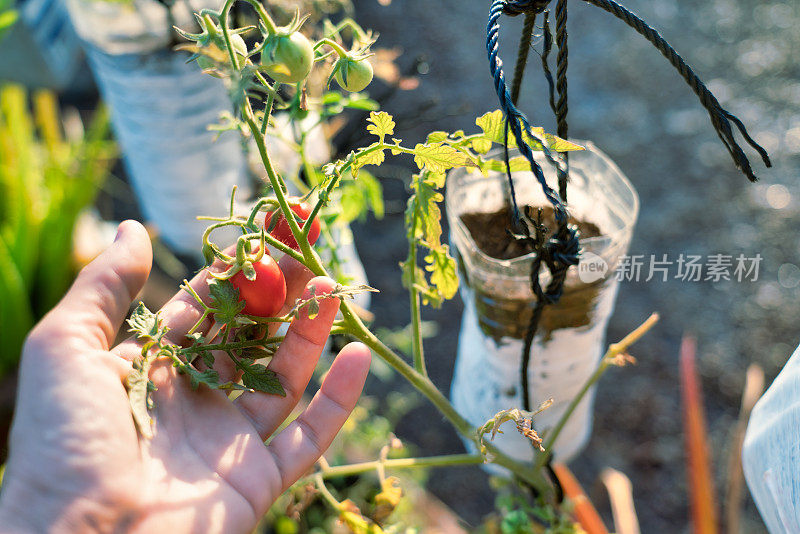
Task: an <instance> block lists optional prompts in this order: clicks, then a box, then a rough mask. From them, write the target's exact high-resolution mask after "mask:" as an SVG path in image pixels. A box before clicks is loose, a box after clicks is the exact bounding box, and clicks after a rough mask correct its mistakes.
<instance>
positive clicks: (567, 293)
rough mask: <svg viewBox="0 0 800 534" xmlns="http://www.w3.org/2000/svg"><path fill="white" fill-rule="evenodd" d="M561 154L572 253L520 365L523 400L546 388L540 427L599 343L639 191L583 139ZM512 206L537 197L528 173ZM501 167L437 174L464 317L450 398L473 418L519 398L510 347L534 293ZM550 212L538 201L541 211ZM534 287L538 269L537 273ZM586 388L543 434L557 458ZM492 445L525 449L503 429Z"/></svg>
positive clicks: (581, 435)
mask: <svg viewBox="0 0 800 534" xmlns="http://www.w3.org/2000/svg"><path fill="white" fill-rule="evenodd" d="M581 144H583V145H584V146H586V148H587V150H586V151H583V152H574V153H572V154H571V156H570V199H571V200H570V213H571V215H572V217H573V220H574V222H575V223H576V224H577V225H578V228H579V230H580V235H581V244H582V247H583V253H582V257H581V263H580V264H579V265H578V268H577V269H571V270H570V271H569V274H568V275H567V278H566V281H565V283H564V293H563V295H562V296H561V299H560V301H559V302H558V303H557V304H553V305H551V306H547V307H546V308H545V309H544V311H543V312H542V316H541V319H540V321H539V328H538V333H537V334H536V337H535V338H534V342H533V346H532V352H531V357H530V360H529V364H528V391H529V393H528V394H529V397H530V404H531V405H532V406H534V407H535V406H538V405H539V404H541V403H542V402H544V401H546V400H547V399H550V398H552V399H553V401H554V404H553V405H552V406H551V407H550V408H548V409H547V410H545V411H544V412H542V413H541V414H540V415H539V416H537V419H536V423H537V430H540V431H542V430H543V431H547V430H548V429H549V428H551V427H552V426H553V425H555V423H556V422H557V421H558V420H559V419H560V417H561V416H562V415H563V413H564V411H565V410H566V409H567V407H568V405H569V403H570V401H571V400H572V399H573V398H574V397H575V396H576V395H577V394H578V392H579V391H580V389H581V387H582V386H583V384H585V383H586V380H587V379H588V378H589V376H590V375H591V374H592V372H593V371H594V369H595V367H596V366H597V363H598V360H599V358H600V357H601V355H602V353H603V351H604V349H605V346H604V345H605V331H606V325H607V323H608V319H609V317H610V316H611V313H612V311H613V308H614V300H615V297H616V293H617V286H618V283H617V279H616V276H615V273H614V269H615V267H616V265H617V263H618V261H619V258H620V257H621V256H623V255H624V254H625V253H626V251H627V249H628V245H629V243H630V240H631V236H632V233H633V226H634V224H635V222H636V217H637V214H638V211H639V198H638V196H637V194H636V191H635V190H634V189H633V187H632V186H631V184H630V182H629V181H628V180H627V178H626V177H625V176H624V175H623V174H622V172H621V171H620V170H619V168H618V167H617V166H616V165H615V164H614V163H613V162H612V161H611V160H610V159H609V158H608V157H607V156H606V155H605V154H603V153H602V152H600V151H599V150H598V149H597V148H596V147H594V145H592V144H591V143H585V142H581ZM513 178H514V181H515V186H516V196H517V202H518V203H519V205H520V206H524V205H528V206H532V207H540V206H547V200H546V198H545V197H544V195H543V194H542V191H541V188H539V186H538V184H537V183H536V181H535V180H534V179H533V177H532V176H531V173H530V172H516V173H514V175H513ZM507 188H508V182H507V178H506V176H505V175H504V174H501V173H493V174H491V175H490V176H489V177H488V178H484V177H483V176H482V175H481V174H480V173H479V172H468V171H466V170H465V169H458V170H455V171H453V172H451V173H450V175H449V176H448V178H447V194H446V207H447V217H448V222H449V225H450V240H451V243H452V245H453V248H454V249H455V250H456V251H457V253H458V259H459V268H460V275H461V278H462V285H461V296H462V298H463V300H464V306H465V310H464V315H463V318H462V324H461V334H460V337H459V346H458V357H457V360H456V368H455V376H454V379H453V385H452V392H451V397H452V400H453V403H454V405H455V407H456V409H458V411H459V412H460V413H461V414H462V415H463V416H464V417H466V418H467V419H468V420H469V421H470V423H472V424H474V425H480V424H482V423H483V422H485V421H486V420H487V419H489V418H491V417H492V416H493V415H494V414H495V413H497V412H499V411H501V410H503V409H506V408H508V407H509V406H521V405H522V404H523V403H522V400H521V397H522V391H521V390H522V388H521V387H520V366H521V357H522V356H521V355H522V352H523V347H524V340H525V336H526V333H527V329H528V325H529V323H530V320H531V315H532V313H533V311H534V308H535V307H536V295H534V294H533V292H532V291H531V286H530V273H531V264H532V262H533V260H534V257H535V255H536V252H531V251H528V250H526V249H525V247H524V246H523V245H520V244H519V243H518V242H516V241H515V240H514V239H513V238H512V237H511V236H510V235H509V234H508V232H506V228H507V227H508V221H509V220H510V217H511V211H510V207H509V205H508V200H507V199H508V194H507ZM547 213H550V214H551V217H552V210H549V208H545V209H544V210H543V215H544V219H546V218H547V217H546V215H547ZM540 280H541V285H542V286H546V285H547V284H548V283H549V273H546V272H543V273H541V274H540ZM593 392H594V388H592V390H591V391H590V393H589V394H588V395H587V396H586V397H584V399H583V401H582V402H581V403H580V404H579V405H578V408H577V409H576V410H575V412H574V413H573V415H572V417H570V418H569V420H568V422H567V424H566V426H565V427H564V428H563V430H562V431H561V434H560V436H559V438H558V440H557V441H556V444H555V454H556V457H557V458H558V459H559V460H564V459H567V458H569V457H571V456H573V455H574V454H575V453H577V452H578V451H579V450H580V449H581V448H582V447H583V445H584V444H585V443H586V441H587V440H588V437H589V432H590V429H591V421H592V409H591V407H592V403H593ZM495 443H496V445H497V446H498V447H499V448H500V449H501V450H503V451H504V452H505V453H507V454H509V455H511V456H513V457H514V458H516V459H518V460H522V461H530V460H532V459H533V454H534V452H533V449H532V448H531V446H530V442H529V441H528V440H526V439H525V438H524V437H522V436H520V435H519V434H517V433H514V432H508V433H505V434H502V435H498V436H497V437H496V439H495Z"/></svg>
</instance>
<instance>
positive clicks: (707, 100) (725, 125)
mask: <svg viewBox="0 0 800 534" xmlns="http://www.w3.org/2000/svg"><path fill="white" fill-rule="evenodd" d="M584 1H585V2H588V3H590V4H592V5H594V6H597V7H599V8H601V9H604V10H605V11H608V12H609V13H611V14H612V15H614V16H615V17H617V18H618V19H620V20H622V21H623V22H625V24H627V25H628V26H630V27H631V28H633V29H634V30H636V31H637V32H638V33H639V34H641V35H642V36H643V37H644V38H645V39H647V40H648V41H650V42H651V43H652V44H653V46H655V47H656V48H657V49H658V50H659V52H661V54H662V55H663V56H664V57H665V58H667V60H669V62H670V63H671V64H672V66H673V67H675V68H676V69H677V70H678V72H679V73H680V75H681V76H682V77H683V79H684V80H686V83H688V84H689V87H691V88H692V90H693V91H694V92H695V94H696V95H697V96H698V97H699V98H700V103H701V104H703V107H705V108H706V110H707V111H708V115H709V116H710V117H711V124H712V125H713V126H714V129H715V130H716V131H717V135H719V138H720V140H722V144H724V145H725V148H727V149H728V152H729V153H730V155H731V157H732V158H733V162H734V164H735V165H736V168H737V169H739V170H740V171H742V172H743V173H744V174H745V176H747V178H748V179H749V180H750V181H751V182H755V181H756V180H758V178H757V177H756V175H755V174H754V173H753V169H752V168H751V167H750V161H749V160H748V159H747V156H746V155H745V153H744V151H743V150H742V149H741V147H740V146H739V144H738V143H737V142H736V139H735V138H734V135H733V129H732V128H731V124H730V123H731V121H732V122H733V123H734V124H735V125H736V128H738V130H739V132H740V133H741V134H742V137H744V139H745V141H747V144H749V145H750V146H751V147H753V149H754V150H755V151H756V152H758V154H759V155H760V156H761V159H762V160H763V161H764V165H766V166H767V167H772V163H771V162H770V159H769V155H768V154H767V151H766V150H764V149H763V148H762V147H761V146H760V145H759V144H758V143H756V142H755V141H754V140H753V138H752V137H750V135H749V134H748V133H747V129H746V128H745V126H744V124H742V121H740V120H739V119H738V118H737V117H736V116H735V115H733V114H731V113H729V112H728V111H726V110H725V109H723V107H722V106H721V105H720V103H719V101H718V100H717V98H716V97H715V96H714V95H713V94H712V93H711V91H709V90H708V88H707V87H706V86H705V85H704V84H703V82H702V81H701V80H700V78H698V77H697V75H696V74H695V73H694V71H693V70H692V69H691V67H689V65H687V64H686V62H685V61H684V60H683V58H682V57H681V56H680V55H679V54H678V53H677V52H676V51H675V49H674V48H672V46H670V44H669V43H668V42H667V41H666V40H665V39H664V38H663V37H662V36H661V34H659V33H658V32H657V31H656V30H655V29H653V28H652V27H650V26H649V25H648V24H647V23H646V22H645V21H643V20H642V19H640V18H639V17H637V16H636V15H635V14H634V13H633V12H631V11H630V10H628V9H627V8H625V7H623V6H621V5H620V4H618V3H616V2H614V1H613V0H584Z"/></svg>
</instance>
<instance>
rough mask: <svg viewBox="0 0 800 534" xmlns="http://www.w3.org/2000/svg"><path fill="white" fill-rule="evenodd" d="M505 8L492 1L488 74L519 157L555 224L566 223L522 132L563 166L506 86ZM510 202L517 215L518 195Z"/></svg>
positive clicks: (558, 200)
mask: <svg viewBox="0 0 800 534" xmlns="http://www.w3.org/2000/svg"><path fill="white" fill-rule="evenodd" d="M505 5H506V1H505V0H492V5H491V8H490V10H489V21H488V24H487V25H486V50H487V53H488V57H489V71H490V72H491V74H492V78H493V79H494V86H495V92H496V93H497V98H498V99H499V101H500V107H501V108H502V110H503V113H504V115H505V119H506V122H507V123H508V128H509V129H510V130H511V133H513V134H514V137H515V138H516V140H517V147H518V148H519V151H520V153H521V154H522V155H523V156H524V157H525V159H526V160H528V163H529V164H530V167H531V172H532V173H533V175H534V176H535V177H536V180H537V181H538V182H539V185H540V186H541V188H542V192H543V193H544V195H545V197H547V200H548V201H549V202H550V204H552V206H553V210H554V211H555V216H556V220H557V221H558V222H559V223H561V222H565V221H566V220H567V210H566V207H565V206H564V203H563V202H562V201H561V197H559V196H558V193H556V192H555V191H554V190H553V189H552V188H551V187H550V186H549V185H548V184H547V180H546V179H545V176H544V172H543V171H542V168H541V167H540V166H539V164H538V163H536V160H535V159H534V156H533V151H532V150H531V147H530V146H528V144H527V143H526V142H525V138H524V136H523V131H524V132H525V134H527V135H528V136H529V137H531V138H533V139H535V140H536V141H537V142H538V143H539V144H541V146H542V153H543V154H544V156H545V159H546V160H547V161H548V163H550V164H551V165H553V166H554V167H555V168H556V169H560V168H561V167H562V166H563V165H562V163H561V162H560V161H559V160H558V159H556V157H555V156H554V155H553V153H552V152H550V150H549V149H548V148H547V142H546V141H545V140H544V139H542V138H541V137H539V136H538V135H537V134H535V133H534V132H533V131H532V130H531V125H530V123H529V122H528V119H527V118H526V117H525V115H523V114H522V112H520V111H519V110H518V109H517V107H516V106H515V105H514V103H513V102H512V99H511V95H510V94H509V92H508V87H507V86H506V80H505V75H504V74H503V60H502V59H500V56H499V55H498V48H499V45H498V38H499V34H500V24H499V22H498V19H499V18H500V15H501V14H502V13H503V11H504V8H505ZM511 200H512V203H513V205H514V210H515V212H517V213H518V207H517V199H516V195H514V194H512V199H511Z"/></svg>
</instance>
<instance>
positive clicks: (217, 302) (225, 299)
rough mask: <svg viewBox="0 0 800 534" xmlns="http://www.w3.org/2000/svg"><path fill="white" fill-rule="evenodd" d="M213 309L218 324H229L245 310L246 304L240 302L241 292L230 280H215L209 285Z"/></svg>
mask: <svg viewBox="0 0 800 534" xmlns="http://www.w3.org/2000/svg"><path fill="white" fill-rule="evenodd" d="M208 289H209V296H210V297H211V307H212V308H214V309H215V310H216V311H215V313H214V315H215V318H216V320H217V321H218V322H221V323H229V322H231V321H233V319H234V317H236V316H237V315H239V314H240V313H241V312H242V310H243V309H244V302H241V301H240V300H239V290H238V289H236V287H234V285H233V284H232V283H231V282H230V280H213V281H212V282H210V283H209V284H208Z"/></svg>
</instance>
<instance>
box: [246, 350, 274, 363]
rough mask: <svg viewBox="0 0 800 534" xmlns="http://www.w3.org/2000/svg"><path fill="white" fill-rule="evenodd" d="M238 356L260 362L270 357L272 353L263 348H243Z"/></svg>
mask: <svg viewBox="0 0 800 534" xmlns="http://www.w3.org/2000/svg"><path fill="white" fill-rule="evenodd" d="M240 355H241V357H242V358H246V359H248V360H260V359H261V358H269V357H270V356H272V352H270V351H268V350H267V349H266V348H264V347H245V348H243V349H242V350H241V351H240Z"/></svg>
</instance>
